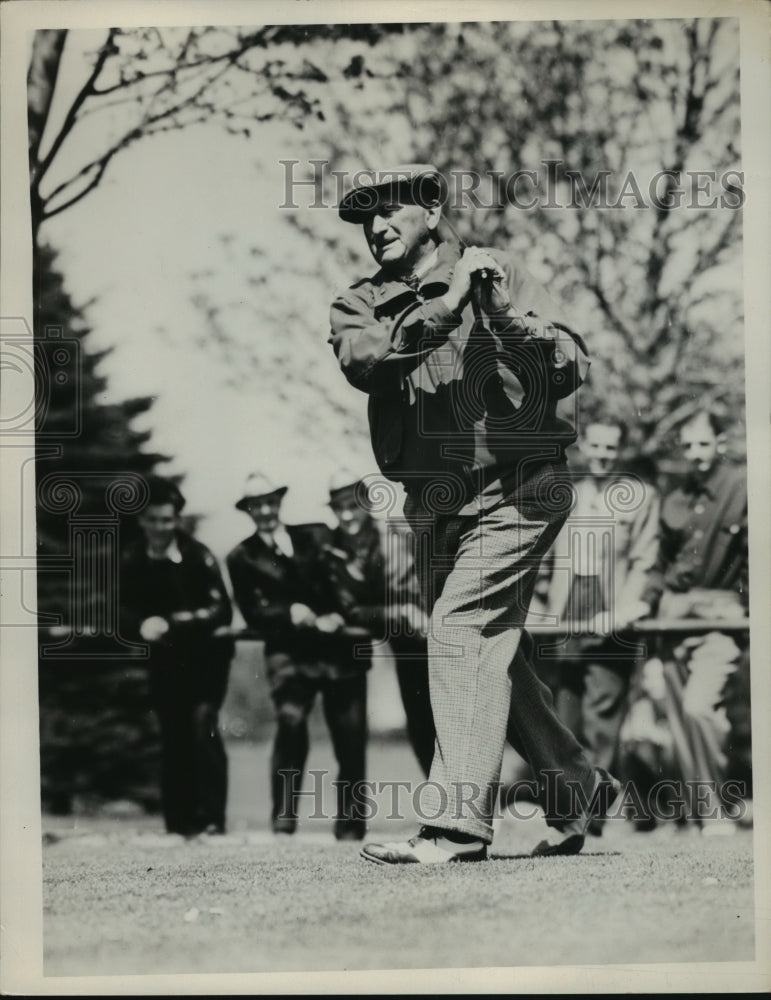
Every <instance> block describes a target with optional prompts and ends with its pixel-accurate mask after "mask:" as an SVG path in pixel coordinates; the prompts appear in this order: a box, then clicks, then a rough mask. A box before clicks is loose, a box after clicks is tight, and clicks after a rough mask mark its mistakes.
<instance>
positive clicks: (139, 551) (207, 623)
mask: <svg viewBox="0 0 771 1000" xmlns="http://www.w3.org/2000/svg"><path fill="white" fill-rule="evenodd" d="M148 485H149V499H148V503H147V506H146V508H145V509H144V511H143V513H142V514H141V515H140V517H139V525H140V528H141V529H142V537H141V538H140V539H139V540H138V541H137V542H136V543H135V544H134V545H132V546H131V547H130V548H129V549H128V550H127V551H126V552H125V553H124V554H123V558H122V562H121V578H120V602H121V613H122V617H123V621H124V627H125V630H126V632H125V634H126V635H128V636H131V637H132V638H138V639H141V640H143V641H144V642H146V643H147V655H148V667H149V672H150V692H151V697H152V701H153V705H154V708H155V710H156V712H157V713H158V719H159V722H160V730H161V761H162V779H161V784H162V798H163V815H164V820H165V824H166V830H167V832H168V833H180V834H182V835H184V836H192V835H195V834H197V833H202V832H207V833H212V834H216V833H224V831H225V806H226V800H227V757H226V754H225V747H224V744H223V742H222V737H221V735H220V732H219V728H218V720H217V715H218V712H219V710H220V707H221V706H222V702H223V699H224V697H225V691H226V689H227V682H228V672H229V669H230V661H231V659H232V655H233V642H232V639H230V638H229V636H217V635H216V634H215V633H216V631H217V629H218V628H220V627H221V626H225V625H228V624H230V620H231V607H230V600H229V598H228V595H227V592H226V590H225V586H224V584H223V582H222V577H221V575H220V571H219V568H218V566H217V561H216V559H215V558H214V556H213V555H212V554H211V552H210V551H209V550H208V549H207V548H206V546H205V545H202V544H201V543H200V542H198V541H196V540H195V539H194V538H191V537H190V536H189V535H188V534H186V533H185V532H183V531H182V530H180V527H179V515H180V511H181V510H182V508H183V506H184V503H185V500H184V498H183V496H182V494H181V493H180V491H179V489H178V488H177V487H176V486H175V485H174V483H172V482H170V481H167V480H164V479H160V478H154V479H151V480H150V481H149V483H148Z"/></svg>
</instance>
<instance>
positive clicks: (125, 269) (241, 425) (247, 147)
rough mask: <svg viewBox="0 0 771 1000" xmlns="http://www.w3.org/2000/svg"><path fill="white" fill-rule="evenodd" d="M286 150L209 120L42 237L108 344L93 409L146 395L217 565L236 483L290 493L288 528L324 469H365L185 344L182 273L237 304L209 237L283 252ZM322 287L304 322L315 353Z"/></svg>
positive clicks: (322, 316) (331, 380)
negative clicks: (259, 475) (263, 482)
mask: <svg viewBox="0 0 771 1000" xmlns="http://www.w3.org/2000/svg"><path fill="white" fill-rule="evenodd" d="M86 34H88V35H89V36H91V37H90V39H88V42H89V44H93V42H94V41H95V40H97V41H98V40H99V39H100V38H101V33H100V34H99V36H98V37H97V38H96V39H95V38H94V35H93V34H92V33H90V32H89V33H81V38H80V39H77V41H82V40H83V36H86ZM94 34H95V33H94ZM68 44H69V43H68ZM73 48H74V47H73ZM67 55H68V58H67V59H65V62H64V65H63V68H62V74H61V75H60V79H59V85H58V93H59V95H60V97H62V98H63V97H64V95H66V94H71V93H72V89H73V88H74V87H75V86H77V85H78V83H79V82H80V81H81V80H82V78H83V77H82V73H83V62H82V57H80V56H79V54H78V53H77V52H75V51H73V50H70V51H69V52H68V53H67ZM299 142H300V138H299V133H296V132H295V131H294V130H290V129H288V128H281V127H278V126H274V125H272V124H266V125H262V126H259V129H258V138H257V139H253V140H251V141H249V140H246V139H244V138H240V137H236V136H231V135H228V134H227V133H226V132H225V131H224V129H222V128H221V127H220V126H218V125H215V124H212V125H208V126H197V127H195V128H191V129H189V130H186V131H180V132H171V133H168V134H165V135H160V136H155V137H151V138H149V139H147V140H146V141H143V142H139V143H138V144H137V145H135V146H134V147H132V148H130V149H129V150H127V151H125V152H122V153H120V154H119V155H118V156H117V157H116V158H115V160H114V161H113V162H112V164H111V165H110V167H109V169H108V171H107V173H106V174H105V177H104V179H103V181H102V183H101V184H100V186H99V187H98V188H97V189H96V190H95V191H94V192H92V193H91V194H89V195H88V196H87V197H86V198H84V200H83V201H82V202H80V203H78V204H77V205H75V206H73V207H72V208H71V209H68V210H67V211H65V212H63V213H62V214H61V215H60V216H56V217H55V218H53V219H51V220H50V222H48V223H46V224H45V227H44V230H43V236H44V238H45V239H47V240H48V241H50V242H51V243H52V244H53V245H54V246H55V247H56V248H57V249H58V250H59V251H60V258H59V263H60V266H61V268H62V270H63V272H64V274H65V276H66V281H67V285H68V288H69V290H70V292H71V294H72V295H73V297H74V299H75V301H76V302H86V301H88V300H91V299H92V298H93V297H96V301H95V302H94V303H93V304H92V305H90V306H89V307H88V311H87V318H88V320H89V323H90V325H91V326H92V327H93V331H94V332H93V333H92V334H91V336H90V337H89V344H90V347H91V349H92V350H95V349H101V348H104V347H113V348H114V351H113V353H112V355H111V356H110V357H109V358H107V359H106V360H105V361H104V362H103V365H102V368H101V370H102V372H103V373H104V374H105V375H107V376H108V379H109V387H108V392H107V393H106V394H105V399H104V401H105V402H107V401H117V400H120V399H124V398H127V397H130V396H143V395H152V396H154V397H155V403H154V405H153V407H152V410H151V411H150V413H149V414H147V416H146V418H141V419H140V420H138V421H137V422H136V424H135V426H136V427H137V428H141V429H144V428H145V427H149V428H151V429H152V431H153V437H152V441H151V446H152V447H153V449H154V450H158V451H160V452H162V453H166V454H169V455H172V456H174V462H173V465H172V466H170V467H169V471H174V472H181V473H184V474H185V475H186V479H185V483H184V492H185V494H186V496H187V499H188V508H189V509H190V510H191V511H195V512H200V513H203V514H204V515H205V520H204V521H203V522H202V523H201V526H200V529H199V536H200V537H201V539H202V540H203V541H205V542H206V543H207V544H209V545H211V546H212V547H213V548H214V550H215V552H217V553H218V554H219V555H223V554H224V553H225V552H226V551H227V550H228V549H229V547H230V546H232V545H233V544H235V542H237V541H238V540H239V539H240V538H242V537H244V536H245V535H246V534H247V533H248V532H249V527H250V522H248V521H247V519H246V517H245V515H243V514H241V513H239V512H237V511H235V510H234V509H233V504H234V502H235V500H236V499H237V498H238V497H239V496H240V495H241V492H240V491H241V488H242V486H243V484H244V481H245V478H246V475H247V473H248V472H250V471H252V470H255V469H263V470H265V471H266V472H269V473H270V474H271V475H272V476H273V477H274V478H275V479H277V480H280V481H281V482H282V483H286V484H288V485H289V487H290V490H289V493H288V494H287V498H286V501H285V507H284V513H285V517H286V519H287V520H288V521H290V522H292V521H300V520H317V519H326V518H327V517H328V512H327V511H326V508H325V501H326V496H327V493H326V489H327V483H328V481H329V476H330V474H331V473H332V471H333V470H334V468H335V467H336V466H339V465H341V464H343V465H347V466H348V467H349V468H351V469H352V470H353V471H354V472H355V473H356V474H360V473H363V472H368V471H372V469H373V465H372V459H371V455H370V453H369V452H368V447H367V445H366V444H364V445H362V446H359V449H358V451H357V452H356V453H354V454H350V453H349V447H350V446H349V445H346V444H345V443H344V442H342V441H330V442H329V443H328V448H326V449H324V448H319V445H318V442H314V441H312V440H309V436H308V434H307V433H305V434H303V433H302V429H301V428H297V427H293V426H291V424H292V421H291V419H287V416H288V415H287V414H286V413H282V412H281V411H280V410H279V409H278V407H277V406H276V404H275V402H273V403H271V404H270V406H268V405H267V404H268V401H267V400H265V399H263V398H260V393H259V392H258V391H257V387H258V385H259V378H258V374H259V373H254V378H253V382H254V385H253V386H252V384H251V382H250V379H249V373H248V372H247V373H245V384H244V385H243V386H242V387H241V388H239V389H234V388H232V387H230V386H228V385H227V384H226V379H227V378H228V376H229V375H230V376H232V375H233V374H234V373H233V372H232V371H228V369H227V367H226V366H224V365H222V364H221V363H219V362H218V358H217V355H216V352H210V351H208V350H206V351H204V350H201V349H199V348H195V347H191V346H190V345H191V342H192V341H193V340H194V338H196V337H200V336H201V335H202V333H203V331H204V329H205V326H204V323H203V321H202V317H201V315H200V314H199V312H198V311H197V310H196V309H195V308H194V307H193V305H192V304H191V301H190V300H191V296H192V295H193V294H194V292H195V291H196V289H197V284H196V281H195V280H194V279H193V277H192V276H193V275H195V274H196V273H197V272H202V271H209V272H212V273H211V275H210V277H208V278H207V279H206V286H205V287H206V291H207V293H208V294H209V295H210V296H212V297H213V298H215V299H216V298H218V297H219V298H221V299H226V300H227V299H231V298H232V296H233V294H234V288H237V289H238V291H237V292H236V293H235V294H239V293H240V294H241V295H243V294H244V288H243V286H242V285H239V284H237V283H234V281H233V280H231V279H232V275H229V274H228V271H227V265H226V262H225V254H224V249H223V244H222V242H221V240H220V237H221V236H222V235H227V234H235V235H236V237H237V238H239V240H240V242H241V243H243V244H244V245H246V241H248V243H249V244H250V245H256V246H260V247H262V248H263V249H264V250H265V251H266V252H268V253H270V254H273V255H280V254H285V253H286V252H287V251H289V252H290V253H291V252H292V244H291V241H292V240H295V241H296V240H297V237H296V235H295V234H294V233H293V232H292V231H291V230H290V229H289V227H287V226H286V224H285V213H286V210H284V211H283V212H282V211H280V210H279V209H278V207H277V206H278V205H279V204H280V203H281V201H282V199H283V189H282V178H283V168H281V167H279V164H278V160H279V158H282V157H287V156H292V155H296V157H297V158H298V159H300V158H302V157H303V156H304V155H305V154H304V153H303V152H301V151H300V147H299ZM293 144H295V145H293ZM295 146H296V148H295ZM63 152H64V150H63ZM78 152H79V153H80V155H81V156H82V152H81V149H80V148H79V149H78ZM298 201H299V199H298ZM352 235H356V234H352ZM300 249H302V250H304V251H305V252H307V247H306V248H303V247H301V248H300ZM309 259H310V260H311V263H312V256H311V257H310V258H309ZM341 277H343V276H341ZM355 277H356V275H351V276H350V279H349V280H353V279H354V278H355ZM333 291H334V289H333V288H330V289H329V297H328V299H326V300H325V301H324V303H323V307H322V308H321V309H320V310H319V312H318V314H317V315H312V316H308V318H307V321H308V326H309V327H310V328H311V332H313V331H317V333H318V337H319V339H320V342H321V343H322V344H323V343H324V341H325V340H326V336H327V333H328V327H327V308H328V301H329V300H331V297H332V294H333ZM287 293H288V294H289V295H292V290H291V289H287ZM236 332H237V331H236ZM255 333H256V334H257V333H261V334H262V335H269V336H280V335H281V331H280V330H275V331H264V330H263V331H255ZM297 361H298V364H303V358H298V359H297ZM316 363H318V365H319V367H320V368H321V371H320V372H319V378H321V379H324V380H325V381H326V383H327V384H330V385H332V386H333V387H334V390H333V391H337V389H338V388H339V392H340V394H341V396H343V395H345V396H346V397H347V402H348V403H349V404H350V403H352V402H353V404H354V405H357V406H360V408H361V414H362V420H364V419H365V418H364V406H365V404H366V399H365V397H364V396H361V398H360V399H358V398H357V399H355V400H353V399H352V397H359V396H360V394H358V393H356V392H355V390H353V389H351V388H350V387H349V386H348V385H347V383H346V382H345V380H344V378H343V376H342V375H341V374H340V373H339V372H338V370H337V364H336V362H335V359H334V356H333V354H332V351H331V348H326V347H325V348H324V350H323V352H320V354H319V355H317V356H315V357H314V364H316ZM306 364H307V362H306ZM237 374H238V373H237ZM240 374H242V375H244V373H240ZM143 420H144V423H143V422H142V421H143ZM306 430H307V428H306Z"/></svg>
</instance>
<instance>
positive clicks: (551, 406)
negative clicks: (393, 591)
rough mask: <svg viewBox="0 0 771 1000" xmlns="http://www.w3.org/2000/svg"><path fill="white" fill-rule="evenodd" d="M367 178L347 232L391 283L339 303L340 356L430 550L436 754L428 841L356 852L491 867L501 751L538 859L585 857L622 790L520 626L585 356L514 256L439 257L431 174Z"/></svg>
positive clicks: (347, 209) (427, 584) (545, 537)
mask: <svg viewBox="0 0 771 1000" xmlns="http://www.w3.org/2000/svg"><path fill="white" fill-rule="evenodd" d="M363 176H364V175H363V174H358V175H356V177H357V183H356V184H355V186H354V187H353V189H352V190H350V191H349V192H348V193H347V194H346V196H345V197H344V198H343V200H342V202H341V203H340V206H339V214H340V217H341V219H343V221H345V222H349V223H354V224H358V225H361V226H362V229H363V232H364V236H365V239H366V241H367V246H368V248H369V250H370V253H371V254H372V256H373V258H374V260H375V263H376V264H377V266H378V269H377V270H376V272H375V273H374V274H373V275H372V276H371V277H366V278H362V279H361V280H359V281H357V282H356V283H355V284H354V285H352V286H351V287H350V288H349V289H348V290H347V291H345V292H343V293H342V294H341V295H339V296H338V297H337V298H336V299H335V301H334V302H333V304H332V307H331V337H330V343H331V344H332V346H333V348H334V351H335V354H336V356H337V358H338V361H339V363H340V366H341V368H342V370H343V372H344V374H345V376H346V378H347V379H348V381H349V382H350V383H351V384H352V385H353V386H354V387H355V388H357V389H359V390H360V391H362V392H365V393H367V394H368V396H369V409H368V413H369V423H370V432H371V438H372V446H373V450H374V453H375V457H376V459H377V462H378V464H379V466H380V469H381V470H382V472H383V473H384V474H385V475H386V476H387V477H388V478H390V479H393V480H396V481H398V482H401V483H402V484H403V486H404V489H405V491H406V502H405V509H404V513H405V516H406V518H407V520H408V521H409V522H410V524H411V526H412V528H413V530H414V531H415V533H416V535H417V536H418V545H417V552H418V556H419V572H420V578H421V586H422V588H423V590H424V593H425V595H426V606H427V607H428V608H429V609H430V610H431V627H430V631H429V638H428V650H429V681H430V693H431V704H432V706H433V712H434V720H435V724H436V747H435V751H434V758H433V764H432V767H431V775H430V781H429V782H428V784H427V786H426V788H425V795H424V796H423V797H422V801H421V804H420V805H421V812H422V814H423V815H424V816H425V817H426V818H427V819H428V823H427V825H425V826H424V827H422V828H421V830H420V832H419V833H418V835H417V836H416V837H413V838H412V839H411V840H408V841H405V842H392V843H386V844H370V845H366V846H365V847H364V849H363V851H362V854H363V856H364V857H365V858H367V859H368V860H371V861H375V862H377V863H380V864H400V863H413V864H414V863H428V864H434V863H444V862H451V861H472V860H474V861H478V860H482V859H484V858H486V856H487V847H488V844H489V843H490V842H491V840H492V819H493V809H494V803H495V799H496V792H497V787H498V782H499V777H500V768H501V760H502V755H503V747H504V743H505V740H506V738H507V737H508V739H509V740H510V742H511V743H512V745H513V746H514V748H515V749H516V750H517V751H518V752H519V753H520V754H521V755H522V756H524V757H525V758H526V759H527V760H528V761H529V763H530V766H531V768H532V771H533V774H534V778H535V780H536V782H537V785H538V790H539V799H540V801H541V803H542V804H543V806H544V809H545V815H546V819H547V823H548V824H549V825H550V827H552V828H553V831H554V834H555V835H554V836H553V838H552V840H551V841H549V840H544V841H542V842H541V843H540V844H539V845H538V847H537V848H536V852H537V853H539V854H573V853H576V852H577V851H580V850H581V848H582V846H583V843H584V838H585V834H586V829H587V826H588V824H589V821H590V819H591V815H592V813H593V812H599V811H600V810H602V809H603V808H607V799H608V798H609V797H610V795H612V794H613V793H614V792H615V791H616V790H617V788H618V784H617V782H615V779H613V778H612V777H611V776H610V775H609V774H608V773H607V772H606V771H603V770H601V769H597V768H595V767H593V765H592V764H591V763H590V762H589V760H588V759H587V757H586V756H585V754H584V752H583V750H582V748H581V746H580V744H579V743H578V741H577V740H576V739H575V737H574V736H573V734H572V733H571V732H570V731H569V730H568V729H567V728H566V727H565V726H564V725H563V724H562V723H561V722H560V720H559V719H558V718H557V716H556V714H555V712H554V709H553V705H552V702H551V695H550V694H549V691H548V689H547V688H546V686H545V685H544V684H542V683H541V682H540V681H539V680H538V679H537V677H536V675H535V673H534V671H533V667H532V665H531V663H530V655H531V651H532V641H531V639H530V636H529V635H528V633H527V632H525V631H524V629H523V625H524V622H525V618H526V616H527V611H528V606H529V604H530V599H531V597H532V593H533V586H534V583H535V579H536V574H537V571H538V565H539V563H540V561H541V559H542V557H543V555H544V554H545V552H546V551H547V549H548V548H549V546H550V545H551V544H552V542H553V541H554V539H555V537H556V535H557V533H558V532H559V530H560V528H561V526H562V524H563V523H564V521H565V518H566V517H567V514H568V508H569V503H570V491H569V489H567V488H566V487H567V483H566V482H565V477H566V464H565V458H564V452H565V449H566V448H567V446H568V445H570V444H572V443H573V442H574V441H575V439H576V430H575V426H574V423H573V422H571V421H570V420H567V419H563V418H562V417H560V416H558V414H557V404H558V402H559V401H560V400H563V399H566V398H567V397H568V396H570V395H571V394H572V393H574V392H575V390H576V389H577V388H578V387H579V385H580V384H581V382H582V381H583V378H584V374H585V371H586V368H587V361H586V354H585V349H584V345H583V342H582V340H581V338H580V337H579V336H578V335H577V334H576V333H574V332H573V330H572V328H571V323H570V321H569V319H568V317H567V316H566V314H565V313H564V312H563V310H562V309H561V308H560V307H559V306H558V305H557V304H556V303H554V302H553V301H552V299H551V298H550V296H549V295H548V294H547V293H546V291H545V290H544V289H543V288H542V287H541V286H539V285H538V284H537V283H536V282H535V281H534V279H533V278H532V277H531V276H530V275H529V274H528V272H527V271H526V270H525V269H524V267H523V266H522V263H521V260H520V259H519V258H518V257H517V255H515V254H512V253H505V252H501V251H498V250H494V249H487V248H482V247H476V246H470V247H460V246H458V245H457V243H456V242H455V241H445V240H444V239H442V237H441V236H440V233H439V227H440V222H441V221H442V203H443V201H444V198H445V196H446V190H447V186H446V183H445V182H444V179H443V178H442V176H441V174H439V172H438V171H437V170H436V169H435V168H434V167H433V166H431V165H430V164H408V165H406V166H403V167H396V168H393V169H391V170H386V171H380V172H379V173H373V174H370V176H369V180H368V182H366V183H364V182H362V177H363ZM429 817H430V818H429Z"/></svg>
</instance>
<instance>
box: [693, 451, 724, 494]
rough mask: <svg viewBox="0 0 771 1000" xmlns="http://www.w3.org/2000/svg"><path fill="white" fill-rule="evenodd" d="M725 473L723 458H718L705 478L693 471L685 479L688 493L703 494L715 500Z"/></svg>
mask: <svg viewBox="0 0 771 1000" xmlns="http://www.w3.org/2000/svg"><path fill="white" fill-rule="evenodd" d="M724 473H725V466H724V465H723V462H722V460H721V459H718V460H717V462H716V463H715V464H714V465H713V467H712V468H711V469H710V471H709V473H708V475H707V477H706V478H705V479H700V478H699V477H698V476H694V475H693V474H692V473H691V474H689V475H688V477H687V478H686V481H685V491H686V493H692V494H693V495H694V496H699V495H701V494H703V495H705V496H707V497H709V499H710V500H714V499H715V498H716V497H717V494H718V491H719V489H720V482H721V480H722V479H723V475H724Z"/></svg>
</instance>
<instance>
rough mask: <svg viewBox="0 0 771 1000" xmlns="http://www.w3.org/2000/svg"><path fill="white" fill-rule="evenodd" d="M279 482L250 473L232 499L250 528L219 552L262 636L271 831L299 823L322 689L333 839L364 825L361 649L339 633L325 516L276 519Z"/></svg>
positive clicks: (364, 662) (360, 832)
mask: <svg viewBox="0 0 771 1000" xmlns="http://www.w3.org/2000/svg"><path fill="white" fill-rule="evenodd" d="M286 491H287V487H286V486H280V487H279V486H276V485H275V484H274V483H273V482H271V480H269V479H268V477H267V476H265V475H263V474H261V473H254V474H252V475H251V476H249V478H248V480H247V483H246V488H245V490H244V495H243V496H242V497H241V499H240V500H239V501H238V503H237V504H236V507H237V508H238V509H239V510H243V511H244V512H245V513H247V514H248V515H249V517H251V519H252V521H253V522H254V525H255V528H256V531H255V532H254V534H253V535H251V536H250V537H249V538H246V539H244V541H242V542H241V543H240V544H239V545H237V546H236V547H235V548H234V549H233V551H232V552H231V553H230V555H229V556H228V557H227V564H228V570H229V572H230V578H231V580H232V583H233V591H234V595H235V600H236V603H237V604H238V607H239V608H240V610H241V614H242V615H243V617H244V620H245V621H246V623H247V625H248V626H249V627H250V628H251V629H254V630H255V631H256V632H257V633H258V634H259V635H260V637H261V638H262V639H263V640H264V642H265V659H266V665H267V673H268V683H269V685H270V690H271V696H272V699H273V703H274V705H275V709H276V721H277V729H276V736H275V741H274V744H273V753H272V757H271V763H270V767H271V792H272V812H271V817H272V825H273V831H274V832H275V833H277V834H292V833H294V832H295V829H296V827H297V794H298V792H299V790H300V782H301V780H302V774H303V771H304V769H305V763H306V760H307V757H308V750H309V737H308V715H309V714H310V711H311V709H312V707H313V703H314V701H315V700H316V695H317V694H318V693H319V692H320V693H321V697H322V700H323V706H324V715H325V718H326V721H327V725H328V726H329V731H330V735H331V737H332V745H333V747H334V751H335V755H336V757H337V762H338V765H339V774H338V782H337V785H336V787H337V796H338V801H337V819H336V822H335V836H336V837H337V839H338V840H360V839H361V838H362V837H363V836H364V833H365V824H364V820H363V818H362V816H361V813H360V809H359V807H358V805H357V803H356V801H355V799H354V794H353V790H354V787H355V785H356V783H357V782H360V781H363V780H364V767H365V751H366V740H367V677H366V671H367V669H368V668H369V666H370V662H371V661H370V659H369V657H368V656H366V655H365V656H357V655H356V651H357V646H361V644H362V636H361V635H359V636H358V637H354V638H352V637H351V636H350V635H346V634H345V628H344V626H345V620H344V618H343V616H342V615H341V614H340V613H339V610H338V598H337V595H336V594H335V592H334V588H332V587H331V586H330V581H329V577H328V569H327V566H326V564H325V557H324V555H323V547H324V546H325V545H328V544H329V542H330V538H331V532H330V529H329V528H328V527H327V525H325V524H300V525H284V524H283V523H282V522H281V518H280V510H281V502H282V499H283V497H284V494H285V493H286Z"/></svg>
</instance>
